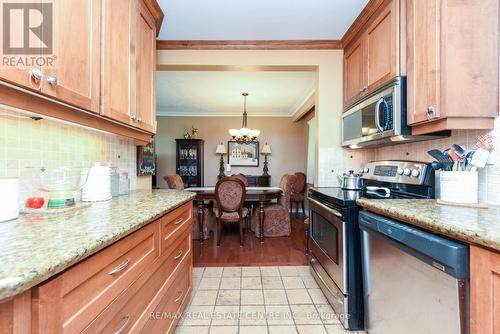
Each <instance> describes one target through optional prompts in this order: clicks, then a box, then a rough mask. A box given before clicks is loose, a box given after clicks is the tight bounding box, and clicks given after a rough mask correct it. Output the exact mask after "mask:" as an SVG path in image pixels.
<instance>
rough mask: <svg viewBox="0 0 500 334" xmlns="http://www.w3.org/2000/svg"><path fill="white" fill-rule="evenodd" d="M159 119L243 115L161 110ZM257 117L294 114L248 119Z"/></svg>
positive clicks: (286, 115) (240, 114)
mask: <svg viewBox="0 0 500 334" xmlns="http://www.w3.org/2000/svg"><path fill="white" fill-rule="evenodd" d="M156 116H157V117H239V118H241V117H242V113H231V114H220V113H214V112H210V111H178V110H176V111H173V110H165V109H163V110H162V109H159V110H157V111H156ZM256 117H292V114H269V113H265V114H257V115H256V114H253V115H248V118H256Z"/></svg>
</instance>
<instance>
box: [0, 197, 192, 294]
mask: <svg viewBox="0 0 500 334" xmlns="http://www.w3.org/2000/svg"><path fill="white" fill-rule="evenodd" d="M194 196H195V194H194V193H190V192H186V191H176V190H153V191H147V190H146V191H137V192H132V193H131V194H130V195H128V196H121V197H117V198H114V199H112V200H110V201H107V202H101V203H94V204H92V206H91V207H88V208H81V209H76V210H72V211H69V212H66V213H57V214H38V213H35V214H22V215H20V216H19V218H18V219H16V220H11V221H8V222H0V299H2V298H6V297H10V296H13V295H16V294H18V293H20V292H23V291H25V290H28V289H29V288H31V287H33V286H35V285H37V284H39V283H41V282H43V281H45V280H47V279H48V278H50V277H52V276H54V275H55V274H57V273H59V272H61V271H63V270H64V269H66V268H68V267H70V266H71V265H73V264H75V263H77V262H80V261H81V260H83V259H85V258H87V257H89V256H90V255H92V254H94V253H96V252H97V251H99V250H101V249H103V248H104V247H106V246H109V245H110V244H112V243H114V242H115V241H117V240H120V239H122V238H123V237H125V236H127V235H129V234H130V233H132V232H134V231H136V230H138V229H139V228H141V227H142V226H144V225H146V224H148V223H150V222H152V221H153V220H155V219H156V218H158V217H160V216H162V215H164V214H165V213H167V212H169V211H171V210H173V209H175V208H177V207H179V206H180V205H182V204H184V203H186V202H188V201H189V200H191V199H192V198H193V197H194Z"/></svg>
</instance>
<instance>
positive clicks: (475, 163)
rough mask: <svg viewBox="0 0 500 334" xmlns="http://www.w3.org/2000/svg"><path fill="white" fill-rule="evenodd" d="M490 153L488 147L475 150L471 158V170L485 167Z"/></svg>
mask: <svg viewBox="0 0 500 334" xmlns="http://www.w3.org/2000/svg"><path fill="white" fill-rule="evenodd" d="M489 155H490V152H489V151H488V150H487V149H484V148H478V149H477V150H475V151H474V154H473V155H472V158H471V160H470V164H469V166H470V170H471V171H474V170H477V168H484V166H486V162H487V161H488V157H489Z"/></svg>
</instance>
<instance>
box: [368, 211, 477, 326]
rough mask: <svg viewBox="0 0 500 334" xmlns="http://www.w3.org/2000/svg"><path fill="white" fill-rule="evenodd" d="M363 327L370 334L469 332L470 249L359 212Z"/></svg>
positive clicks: (457, 243) (383, 218)
mask: <svg viewBox="0 0 500 334" xmlns="http://www.w3.org/2000/svg"><path fill="white" fill-rule="evenodd" d="M359 225H360V229H361V231H362V237H361V238H362V250H363V252H362V255H363V256H362V259H363V287H364V305H365V326H366V329H367V331H368V332H369V333H370V334H378V333H383V334H392V333H398V334H399V333H408V334H420V333H428V334H433V333H435V334H438V333H439V334H447V333H449V334H458V333H461V334H463V333H468V332H469V324H468V318H469V310H468V305H469V283H468V282H469V281H468V277H469V247H468V246H467V245H465V244H462V243H459V242H456V241H453V240H450V239H447V238H444V237H441V236H438V235H435V234H433V233H430V232H427V231H424V230H421V229H418V228H415V227H412V226H409V225H406V224H403V223H401V222H398V221H395V220H392V219H388V218H385V217H382V216H379V215H377V214H374V213H371V212H368V211H362V212H360V214H359Z"/></svg>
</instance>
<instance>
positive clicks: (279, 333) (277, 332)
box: [268, 326, 297, 334]
mask: <svg viewBox="0 0 500 334" xmlns="http://www.w3.org/2000/svg"><path fill="white" fill-rule="evenodd" d="M268 330H269V334H296V333H297V329H296V328H295V326H269V327H268Z"/></svg>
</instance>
